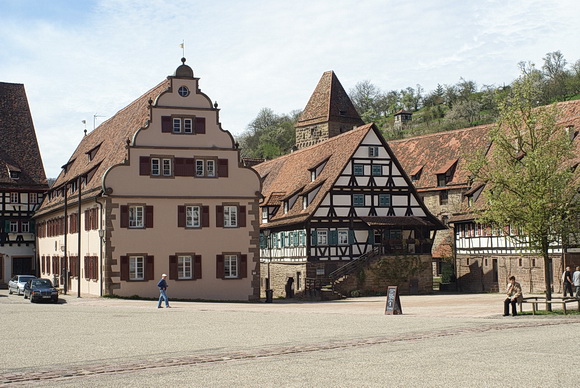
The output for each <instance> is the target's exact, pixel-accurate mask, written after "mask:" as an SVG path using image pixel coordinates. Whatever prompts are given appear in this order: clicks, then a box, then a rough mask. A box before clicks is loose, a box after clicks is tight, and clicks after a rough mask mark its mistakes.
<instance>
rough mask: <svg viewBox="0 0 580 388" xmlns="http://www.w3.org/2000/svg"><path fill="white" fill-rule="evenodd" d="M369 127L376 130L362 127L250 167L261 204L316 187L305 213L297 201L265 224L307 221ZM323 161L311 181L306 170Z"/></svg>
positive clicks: (367, 126) (275, 224)
mask: <svg viewBox="0 0 580 388" xmlns="http://www.w3.org/2000/svg"><path fill="white" fill-rule="evenodd" d="M373 128H374V130H376V127H374V125H373V124H367V125H363V126H360V127H358V128H356V129H353V130H352V131H348V132H345V133H343V134H341V135H339V136H336V137H332V138H330V139H328V140H326V141H324V142H321V143H318V144H316V145H313V146H312V147H308V148H304V149H302V150H299V151H295V152H293V153H291V154H288V155H285V156H281V157H279V158H277V159H274V160H270V161H267V162H264V163H261V164H258V165H256V166H254V167H253V168H254V169H255V170H256V171H257V172H258V173H259V174H260V176H261V177H262V179H263V183H262V195H263V196H264V200H263V202H262V204H261V205H264V204H267V205H270V206H272V205H275V204H278V203H280V201H281V200H282V199H284V198H288V196H290V195H292V194H297V195H300V194H304V193H307V192H309V191H310V190H312V189H315V188H316V186H318V185H320V191H319V193H318V194H317V195H316V196H315V197H314V200H312V201H311V202H310V204H309V205H308V207H307V208H306V209H305V210H303V209H302V200H301V199H300V198H299V199H298V200H297V201H296V203H294V206H292V208H291V209H289V211H288V213H287V214H284V212H283V209H280V210H279V211H278V212H277V213H276V215H275V216H274V217H272V218H271V219H270V222H269V223H268V224H266V225H267V226H271V227H274V226H285V225H292V224H296V223H300V222H303V221H305V220H307V219H308V218H309V217H310V216H311V215H312V214H313V212H314V210H316V208H317V207H318V205H319V204H320V202H321V201H322V199H323V197H324V195H325V194H326V193H327V192H328V191H329V190H330V188H331V187H332V186H333V185H334V183H335V182H336V180H337V179H338V177H339V175H340V173H341V172H342V170H343V169H344V168H345V166H346V164H347V163H348V162H349V160H350V157H351V156H352V154H353V153H354V152H355V150H356V149H357V147H358V146H359V144H360V143H361V141H362V140H363V139H364V137H365V136H366V134H367V133H368V132H369V131H371V130H373ZM325 160H326V164H325V166H324V168H323V169H322V171H321V172H320V175H319V176H318V177H317V178H316V179H315V181H314V182H311V175H310V169H312V168H313V167H315V166H317V165H319V164H320V163H323V162H324V161H325ZM266 225H262V226H266Z"/></svg>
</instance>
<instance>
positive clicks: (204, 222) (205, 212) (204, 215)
mask: <svg viewBox="0 0 580 388" xmlns="http://www.w3.org/2000/svg"><path fill="white" fill-rule="evenodd" d="M201 226H202V228H207V227H209V206H202V207H201Z"/></svg>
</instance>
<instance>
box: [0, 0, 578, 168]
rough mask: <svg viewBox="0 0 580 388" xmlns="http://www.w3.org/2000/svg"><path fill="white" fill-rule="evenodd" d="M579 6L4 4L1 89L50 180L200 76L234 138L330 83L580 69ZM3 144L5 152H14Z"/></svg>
mask: <svg viewBox="0 0 580 388" xmlns="http://www.w3.org/2000/svg"><path fill="white" fill-rule="evenodd" d="M578 15H580V1H577V0H555V1H550V2H547V1H544V0H541V1H540V0H520V1H514V0H501V1H496V0H478V1H465V0H413V1H393V0H382V1H379V0H288V1H279V0H264V1H262V0H244V1H239V0H212V1H201V0H147V1H142V0H0V36H1V38H0V82H10V83H22V84H24V85H25V88H26V92H27V96H28V101H29V105H30V109H31V112H32V117H33V120H34V125H35V128H36V134H37V138H38V142H39V146H40V150H41V153H42V157H43V162H44V167H45V171H46V175H47V177H49V178H50V177H56V176H57V175H58V174H59V173H60V169H61V166H62V165H64V164H65V163H66V162H67V161H68V159H69V158H70V156H71V155H72V153H73V152H74V150H75V148H76V146H77V145H78V143H79V142H80V141H81V139H82V137H83V135H84V133H83V130H84V129H85V124H83V123H82V121H83V120H85V121H86V129H87V130H88V131H92V130H93V127H94V125H95V124H96V125H97V126H98V125H99V124H100V123H102V122H104V121H105V120H107V118H110V117H111V116H113V115H114V114H115V113H116V112H118V111H119V110H120V109H122V108H124V107H125V106H126V105H128V104H129V103H130V102H131V101H133V100H135V99H136V98H138V97H139V96H141V95H142V94H143V93H145V92H146V91H147V90H149V89H150V88H152V87H153V86H155V85H157V84H158V83H159V82H161V81H162V80H163V79H165V78H166V77H167V76H168V75H172V74H173V73H174V71H175V69H176V68H177V66H179V65H180V64H181V62H180V58H181V57H182V49H181V48H180V47H179V46H180V43H182V42H184V43H185V57H186V58H187V64H188V65H189V66H191V67H192V68H193V71H194V74H195V76H196V77H199V78H200V84H199V85H200V88H201V90H202V91H203V92H204V93H205V94H207V95H208V96H209V97H210V98H211V99H212V100H214V101H217V102H218V103H219V107H220V109H221V111H220V120H221V123H222V128H223V129H225V130H228V131H230V132H231V133H232V134H233V135H234V136H236V135H240V134H241V133H242V132H243V131H244V130H246V128H247V125H248V124H249V123H250V122H251V121H252V120H253V119H254V118H255V117H256V116H257V114H258V113H259V111H260V110H261V109H262V108H265V107H267V108H271V109H272V110H273V111H274V112H276V113H280V114H281V113H289V112H291V111H293V110H301V109H303V108H304V106H305V105H306V103H307V102H308V98H309V97H310V95H311V93H312V92H313V91H314V88H315V87H316V84H317V83H318V80H319V79H320V77H321V76H322V73H324V72H325V71H328V70H334V72H335V73H336V75H337V76H338V78H339V80H340V81H341V83H342V85H343V86H344V88H345V89H346V90H347V91H349V90H350V89H352V88H353V87H354V86H355V85H356V84H357V83H358V82H361V81H364V80H368V81H371V82H372V83H373V84H375V85H376V86H377V87H379V88H380V89H381V90H384V91H388V90H399V89H404V88H406V87H409V86H410V87H416V85H417V84H420V85H421V86H422V87H423V89H424V90H426V91H427V92H428V91H431V90H433V89H435V87H436V86H437V84H442V85H445V84H455V83H457V82H458V81H459V80H460V78H464V79H466V80H472V81H475V82H476V83H477V85H478V86H479V87H481V86H483V85H496V86H499V85H502V84H508V83H510V82H511V81H513V80H514V79H515V78H516V77H517V76H518V75H519V70H518V63H519V62H520V61H530V62H533V63H535V64H536V65H537V66H538V67H541V64H542V63H543V60H542V58H543V57H545V55H546V53H549V52H553V51H557V50H560V51H561V52H562V54H563V55H564V57H565V58H566V59H567V60H568V62H569V63H573V62H576V61H577V60H580V29H579V28H578V24H577V18H578ZM1 140H2V139H0V141H1Z"/></svg>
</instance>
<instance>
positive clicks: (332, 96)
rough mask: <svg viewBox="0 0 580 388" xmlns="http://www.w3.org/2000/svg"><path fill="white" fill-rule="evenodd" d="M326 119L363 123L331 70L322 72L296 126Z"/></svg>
mask: <svg viewBox="0 0 580 388" xmlns="http://www.w3.org/2000/svg"><path fill="white" fill-rule="evenodd" d="M327 121H333V122H341V123H350V124H352V125H353V126H354V125H363V124H364V123H363V121H362V119H361V118H360V116H359V114H358V113H357V111H356V109H355V107H354V105H353V104H352V101H351V100H350V98H349V97H348V94H347V93H346V91H345V90H344V88H343V87H342V85H341V83H340V81H339V80H338V78H337V77H336V75H335V74H334V72H333V71H327V72H325V73H324V74H322V77H321V78H320V81H318V85H316V89H314V92H313V93H312V96H310V100H308V103H307V104H306V107H305V108H304V111H302V114H301V115H300V118H299V119H298V123H297V124H296V126H297V127H303V126H307V125H313V124H320V123H324V122H327Z"/></svg>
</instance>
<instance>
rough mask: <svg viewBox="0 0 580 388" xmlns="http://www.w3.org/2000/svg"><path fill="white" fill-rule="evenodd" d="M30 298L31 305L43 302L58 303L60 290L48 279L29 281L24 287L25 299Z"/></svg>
mask: <svg viewBox="0 0 580 388" xmlns="http://www.w3.org/2000/svg"><path fill="white" fill-rule="evenodd" d="M27 298H30V303H33V302H39V301H41V300H46V301H51V302H52V303H57V302H58V290H57V289H56V288H54V287H53V286H52V282H51V281H50V280H48V279H29V280H28V281H27V282H26V284H25V285H24V299H27Z"/></svg>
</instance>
